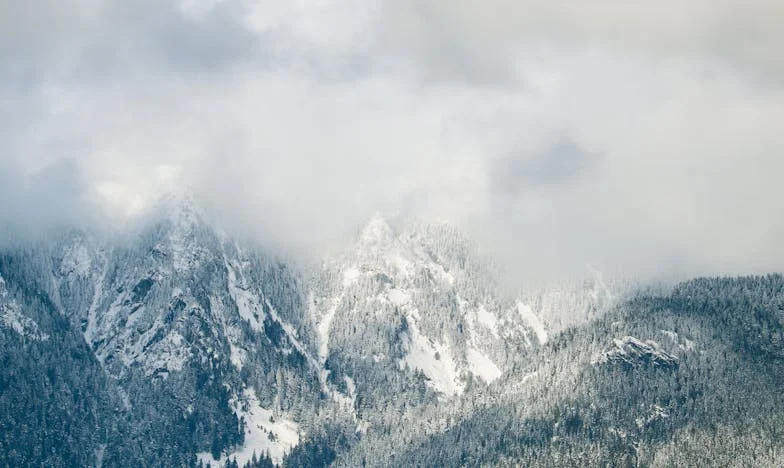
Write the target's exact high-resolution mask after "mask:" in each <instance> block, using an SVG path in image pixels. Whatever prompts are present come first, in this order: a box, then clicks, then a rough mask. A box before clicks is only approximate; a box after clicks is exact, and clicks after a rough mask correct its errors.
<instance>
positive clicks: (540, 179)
mask: <svg viewBox="0 0 784 468" xmlns="http://www.w3.org/2000/svg"><path fill="white" fill-rule="evenodd" d="M600 160H601V155H600V154H597V153H592V152H589V151H586V150H584V149H583V148H581V147H580V146H579V145H577V143H575V142H574V141H573V140H571V139H569V138H563V139H560V140H558V141H557V142H555V143H554V144H553V145H552V146H550V147H549V148H547V149H546V150H544V151H541V152H537V153H533V154H510V155H507V156H505V157H502V158H499V159H496V160H494V161H493V162H492V164H491V165H490V166H489V175H490V179H491V180H492V184H491V185H492V187H493V189H494V191H495V192H496V193H497V194H498V195H502V196H511V197H515V196H517V195H519V194H520V193H521V192H523V191H525V190H528V189H535V188H539V187H543V186H551V185H557V184H564V183H568V182H571V181H573V180H574V179H576V178H578V177H580V176H581V175H582V174H584V173H585V172H586V171H588V170H590V169H591V168H592V167H594V166H595V165H596V164H597V163H598V162H599V161H600Z"/></svg>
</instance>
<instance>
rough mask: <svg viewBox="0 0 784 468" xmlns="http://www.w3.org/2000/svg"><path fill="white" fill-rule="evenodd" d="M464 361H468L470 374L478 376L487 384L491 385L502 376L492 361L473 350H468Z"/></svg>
mask: <svg viewBox="0 0 784 468" xmlns="http://www.w3.org/2000/svg"><path fill="white" fill-rule="evenodd" d="M466 359H467V360H468V367H469V369H470V370H471V373H472V374H474V375H476V376H479V377H480V378H481V379H482V380H484V381H485V382H487V383H492V382H493V381H494V380H496V379H497V378H499V377H501V375H502V374H503V372H501V369H499V368H498V366H497V365H496V364H495V363H494V362H493V360H492V359H490V358H489V357H487V356H486V355H484V354H482V353H481V352H479V351H478V350H476V349H474V348H468V351H466Z"/></svg>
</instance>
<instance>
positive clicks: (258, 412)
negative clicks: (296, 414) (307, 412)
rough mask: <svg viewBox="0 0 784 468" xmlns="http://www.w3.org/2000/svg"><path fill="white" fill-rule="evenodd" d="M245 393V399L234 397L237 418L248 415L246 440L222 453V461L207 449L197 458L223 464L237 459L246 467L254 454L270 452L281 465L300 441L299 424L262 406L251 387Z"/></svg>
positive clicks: (240, 464) (273, 459)
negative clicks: (216, 458) (229, 450)
mask: <svg viewBox="0 0 784 468" xmlns="http://www.w3.org/2000/svg"><path fill="white" fill-rule="evenodd" d="M243 396H244V400H245V401H244V402H241V401H238V400H236V399H234V400H233V401H232V406H233V407H234V413H235V414H236V415H237V418H245V443H243V444H242V446H241V447H237V448H235V449H234V450H233V451H231V452H229V453H228V454H224V455H222V456H221V457H220V459H219V460H215V459H214V458H213V457H212V455H211V454H210V453H208V452H202V453H198V454H196V458H197V459H198V460H199V461H200V462H201V463H203V464H205V465H206V464H207V463H209V464H211V465H212V466H223V465H224V464H225V463H226V462H228V461H229V460H235V461H236V462H237V464H238V465H239V466H243V465H245V464H246V463H247V462H249V461H250V460H251V459H252V458H253V454H254V453H255V454H256V455H261V454H262V453H267V454H269V456H270V458H271V459H272V461H273V463H275V464H281V463H282V462H283V458H284V457H285V456H286V454H288V453H289V452H290V451H291V449H292V448H294V447H296V446H297V444H299V425H298V424H297V423H296V422H294V421H292V420H290V419H286V418H284V417H282V416H281V415H279V414H275V413H274V412H273V411H271V410H269V409H266V408H264V407H262V406H261V404H260V403H259V399H258V398H257V397H256V393H255V392H254V391H253V390H252V389H246V390H245V392H244V393H243Z"/></svg>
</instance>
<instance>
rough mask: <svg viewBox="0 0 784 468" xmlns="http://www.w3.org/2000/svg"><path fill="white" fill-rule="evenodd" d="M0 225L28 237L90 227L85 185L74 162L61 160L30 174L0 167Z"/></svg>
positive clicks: (93, 217) (95, 215)
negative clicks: (55, 228)
mask: <svg viewBox="0 0 784 468" xmlns="http://www.w3.org/2000/svg"><path fill="white" fill-rule="evenodd" d="M0 200H2V203H0V221H2V223H3V225H4V227H6V228H9V227H10V228H11V229H13V230H16V231H17V232H19V233H21V234H23V235H27V234H34V233H37V232H40V231H44V230H47V229H49V228H53V227H57V226H64V227H75V226H85V225H87V224H92V223H93V222H94V221H96V220H97V218H98V217H99V216H100V215H99V214H98V213H97V212H96V211H95V207H94V206H93V205H92V203H90V200H89V193H88V182H87V180H86V179H85V178H84V177H83V174H82V173H81V171H80V170H79V168H78V166H77V165H76V164H75V163H74V161H72V160H70V159H60V160H57V161H56V162H55V163H53V164H51V165H49V166H46V167H44V168H42V169H41V170H38V171H35V172H33V173H30V174H28V173H25V172H23V171H21V170H19V169H18V167H14V166H11V165H8V164H3V165H0Z"/></svg>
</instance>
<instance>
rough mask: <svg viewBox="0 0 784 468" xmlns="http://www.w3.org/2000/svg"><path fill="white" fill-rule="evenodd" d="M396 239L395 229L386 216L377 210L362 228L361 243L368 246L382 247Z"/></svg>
mask: <svg viewBox="0 0 784 468" xmlns="http://www.w3.org/2000/svg"><path fill="white" fill-rule="evenodd" d="M393 239H394V231H393V230H392V227H391V226H390V225H389V223H388V222H387V220H386V218H385V217H384V216H383V215H382V214H381V213H378V212H376V213H375V214H374V215H373V216H372V217H371V218H370V221H368V223H367V224H366V225H365V227H364V228H363V229H362V233H361V234H360V238H359V240H360V244H361V245H363V246H368V247H371V246H372V247H382V246H386V245H389V244H390V243H391V242H392V240H393Z"/></svg>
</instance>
